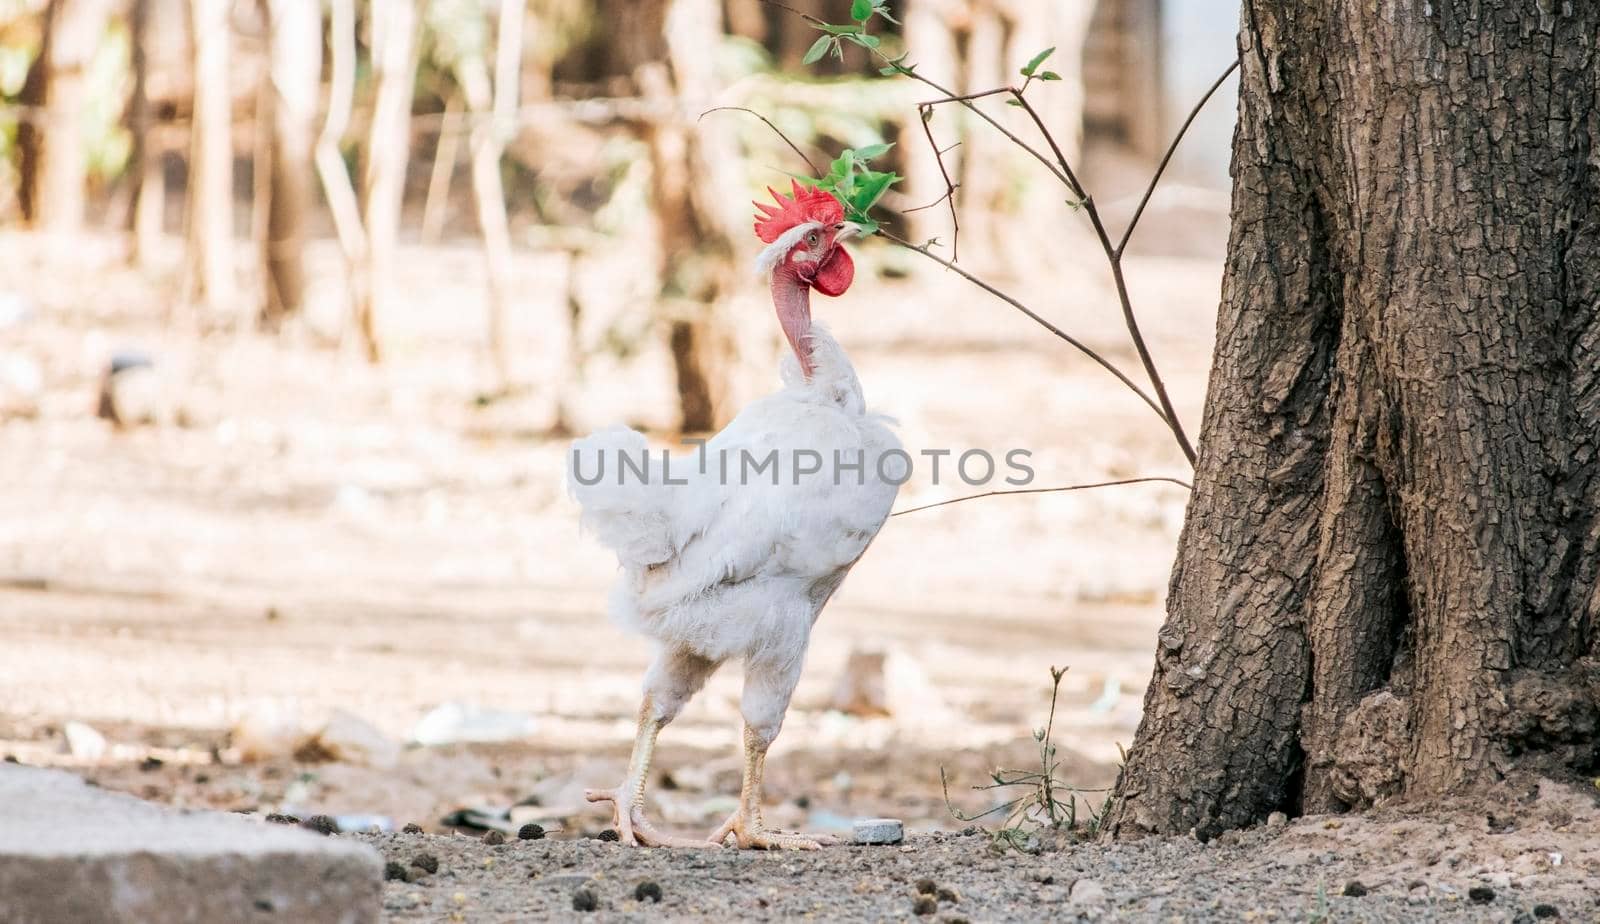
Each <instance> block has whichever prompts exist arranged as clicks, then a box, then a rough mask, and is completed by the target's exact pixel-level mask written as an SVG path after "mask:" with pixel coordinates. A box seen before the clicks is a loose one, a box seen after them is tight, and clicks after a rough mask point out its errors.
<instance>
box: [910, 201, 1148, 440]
mask: <svg viewBox="0 0 1600 924" xmlns="http://www.w3.org/2000/svg"><path fill="white" fill-rule="evenodd" d="M878 234H880V235H881V236H883V237H884V238H886V239H888V240H891V241H894V242H895V243H896V244H899V245H900V246H901V247H904V248H906V249H907V250H912V251H915V252H917V253H920V254H922V255H923V256H925V257H927V258H928V259H930V260H932V261H933V262H935V263H937V264H939V265H940V266H942V267H944V268H945V269H947V270H950V271H951V272H953V273H956V274H957V275H959V276H960V277H961V278H963V279H965V280H966V281H968V282H970V283H972V284H973V285H975V286H977V287H978V288H980V289H982V290H983V291H985V292H988V293H989V294H990V295H993V296H994V297H995V298H998V299H1000V300H1001V301H1003V302H1005V303H1006V304H1008V305H1010V306H1011V307H1013V308H1015V309H1017V310H1018V311H1020V312H1022V313H1023V314H1025V315H1027V316H1028V317H1030V318H1032V319H1033V321H1034V323H1036V324H1038V325H1039V326H1040V327H1043V328H1044V329H1045V330H1047V331H1049V332H1050V333H1052V334H1055V335H1056V336H1057V337H1060V338H1061V339H1062V340H1065V341H1066V342H1067V343H1069V344H1071V345H1072V346H1073V347H1075V348H1077V350H1078V351H1079V352H1081V353H1082V354H1083V355H1085V356H1087V357H1089V358H1090V359H1092V360H1094V361H1095V362H1097V363H1099V364H1100V366H1101V367H1102V368H1104V369H1105V370H1106V371H1107V372H1110V373H1111V374H1112V375H1114V376H1116V377H1117V381H1119V382H1121V383H1122V384H1124V385H1126V386H1128V388H1129V390H1131V391H1132V392H1133V393H1134V394H1136V395H1138V396H1139V399H1140V400H1142V401H1143V402H1144V403H1145V404H1148V405H1149V406H1150V410H1152V411H1155V412H1156V415H1157V416H1159V417H1161V418H1162V419H1163V420H1165V419H1166V417H1165V415H1163V414H1162V413H1161V407H1160V406H1159V405H1157V404H1156V402H1155V401H1154V400H1153V399H1152V398H1151V397H1150V396H1149V395H1147V394H1145V393H1144V390H1143V389H1141V388H1140V387H1139V386H1138V385H1136V384H1134V381H1133V380H1132V379H1130V378H1128V376H1127V375H1126V374H1124V373H1123V371H1122V370H1121V369H1118V368H1117V367H1116V366H1114V365H1112V364H1111V361H1110V360H1108V359H1106V358H1105V357H1104V356H1101V355H1100V354H1099V353H1096V352H1095V351H1094V350H1093V349H1091V348H1090V347H1089V345H1088V344H1086V343H1084V342H1083V341H1081V340H1079V339H1078V338H1076V337H1074V336H1072V335H1071V334H1069V333H1067V332H1066V331H1064V330H1062V329H1061V328H1059V327H1057V326H1055V325H1054V324H1051V323H1050V322H1049V321H1047V320H1045V319H1044V318H1043V317H1040V316H1039V314H1038V313H1036V312H1035V311H1034V310H1033V309H1032V308H1029V307H1028V306H1027V305H1024V304H1023V303H1021V302H1019V301H1017V300H1016V299H1014V298H1012V297H1011V296H1009V295H1007V294H1006V293H1004V292H1002V291H1000V290H999V289H996V288H995V287H994V286H992V285H990V284H988V283H987V282H984V281H983V280H982V279H979V278H978V277H976V276H974V275H972V274H971V273H969V272H967V271H966V270H964V269H962V268H961V267H960V266H957V265H956V264H955V263H953V262H951V261H950V260H946V259H945V258H943V257H940V256H938V255H936V254H933V253H930V252H929V251H928V249H927V248H926V247H918V246H917V245H915V244H913V243H911V242H910V241H908V240H906V239H905V238H902V237H899V236H897V235H895V234H893V233H891V232H889V231H885V230H883V229H882V228H879V229H878Z"/></svg>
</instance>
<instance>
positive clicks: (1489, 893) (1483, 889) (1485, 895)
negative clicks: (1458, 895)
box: [1467, 885, 1494, 905]
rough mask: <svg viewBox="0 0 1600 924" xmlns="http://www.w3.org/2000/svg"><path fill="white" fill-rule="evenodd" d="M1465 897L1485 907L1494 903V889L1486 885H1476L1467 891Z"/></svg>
mask: <svg viewBox="0 0 1600 924" xmlns="http://www.w3.org/2000/svg"><path fill="white" fill-rule="evenodd" d="M1467 897H1468V898H1470V899H1472V901H1473V902H1474V903H1476V904H1479V905H1487V904H1489V903H1490V902H1492V901H1494V889H1491V888H1489V887H1488V886H1486V885H1477V886H1473V887H1472V888H1470V889H1468V890H1467Z"/></svg>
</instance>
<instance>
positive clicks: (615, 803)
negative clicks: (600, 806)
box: [583, 787, 721, 849]
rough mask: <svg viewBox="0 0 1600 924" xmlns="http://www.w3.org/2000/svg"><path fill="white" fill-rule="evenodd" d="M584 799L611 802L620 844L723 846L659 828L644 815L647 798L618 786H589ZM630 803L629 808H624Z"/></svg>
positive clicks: (643, 845)
mask: <svg viewBox="0 0 1600 924" xmlns="http://www.w3.org/2000/svg"><path fill="white" fill-rule="evenodd" d="M583 798H584V799H585V800H587V801H589V802H610V803H611V805H612V814H611V824H612V826H613V827H614V828H615V829H616V832H617V843H619V844H622V845H623V846H625V847H696V848H700V849H706V848H712V847H718V846H721V845H719V844H710V843H707V842H705V841H702V840H698V839H696V838H692V837H678V836H677V835H675V834H667V833H666V832H664V831H661V830H658V829H657V828H656V826H655V825H653V824H651V823H650V819H648V818H646V817H645V814H644V800H643V799H642V798H639V797H634V798H633V799H631V800H630V799H628V797H626V796H624V795H623V794H622V792H621V787H618V788H616V789H586V790H584V791H583ZM624 806H626V808H624Z"/></svg>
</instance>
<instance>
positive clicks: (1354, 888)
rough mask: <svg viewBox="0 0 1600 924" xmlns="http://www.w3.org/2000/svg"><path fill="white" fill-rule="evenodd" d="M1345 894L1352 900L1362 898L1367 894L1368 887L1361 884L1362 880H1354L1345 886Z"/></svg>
mask: <svg viewBox="0 0 1600 924" xmlns="http://www.w3.org/2000/svg"><path fill="white" fill-rule="evenodd" d="M1344 894H1345V895H1348V896H1349V897H1351V898H1360V897H1362V896H1363V895H1366V894H1367V887H1366V886H1364V885H1362V884H1361V880H1359V879H1352V880H1350V881H1349V882H1347V883H1345V884H1344Z"/></svg>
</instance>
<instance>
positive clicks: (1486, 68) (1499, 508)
mask: <svg viewBox="0 0 1600 924" xmlns="http://www.w3.org/2000/svg"><path fill="white" fill-rule="evenodd" d="M1542 10H1543V11H1542ZM1242 23H1243V25H1242V30H1241V36H1240V48H1241V53H1242V59H1243V65H1242V74H1241V79H1242V82H1241V90H1240V104H1239V115H1240V121H1239V127H1238V130H1237V133H1236V135H1235V141H1234V152H1233V157H1234V171H1233V172H1234V206H1233V216H1234V217H1233V231H1232V235H1231V239H1230V241H1229V245H1228V253H1229V256H1228V264H1227V272H1226V277H1225V280H1224V283H1223V295H1222V307H1221V310H1220V313H1219V316H1218V324H1217V343H1216V358H1215V366H1214V368H1213V371H1212V378H1211V384H1210V391H1209V394H1208V396H1207V402H1206V411H1205V419H1204V422H1203V426H1202V431H1201V448H1200V459H1199V466H1198V470H1197V472H1196V478H1195V491H1194V495H1193V498H1192V500H1191V502H1190V506H1189V511H1188V518H1187V522H1186V523H1185V526H1184V531H1183V536H1182V539H1181V540H1180V544H1179V550H1178V558H1177V562H1176V565H1175V567H1174V570H1173V576H1172V586H1171V592H1170V596H1169V599H1168V618H1167V623H1166V626H1165V627H1164V628H1163V629H1162V630H1161V633H1160V642H1159V646H1158V650H1157V655H1156V668H1155V675H1154V677H1153V678H1152V680H1151V684H1150V688H1149V691H1148V692H1147V694H1146V698H1145V716H1144V721H1143V723H1142V725H1141V726H1140V728H1139V731H1138V734H1137V736H1136V737H1135V740H1134V745H1133V748H1132V750H1131V752H1130V753H1129V756H1128V762H1127V766H1126V768H1125V769H1124V771H1123V774H1122V777H1121V779H1120V781H1119V783H1118V788H1117V792H1116V797H1115V802H1114V805H1113V808H1112V811H1111V814H1110V817H1109V830H1110V832H1111V833H1113V834H1114V835H1123V836H1127V835H1137V834H1141V833H1150V832H1158V833H1179V832H1186V831H1194V832H1195V833H1196V834H1197V835H1199V836H1201V837H1202V838H1204V837H1209V836H1212V835H1214V834H1216V833H1218V832H1220V831H1222V830H1225V829H1228V828H1232V827H1237V826H1241V825H1246V824H1250V823H1252V822H1255V821H1257V820H1260V819H1262V818H1264V817H1265V816H1266V815H1267V814H1268V813H1269V812H1272V811H1274V810H1280V809H1281V810H1286V811H1289V812H1298V811H1327V810H1338V809H1344V808H1359V807H1364V806H1366V805H1369V804H1372V803H1375V802H1378V801H1382V800H1387V799H1394V798H1416V797H1430V796H1434V795H1437V794H1440V793H1444V792H1447V791H1452V790H1457V789H1460V788H1463V787H1466V786H1470V785H1472V784H1475V783H1480V782H1486V781H1492V780H1495V779H1497V778H1499V777H1501V776H1503V775H1504V774H1505V773H1507V772H1509V771H1510V770H1512V769H1515V768H1529V769H1533V770H1539V771H1547V772H1563V771H1566V772H1570V771H1571V770H1574V769H1575V770H1579V771H1582V772H1585V773H1592V772H1593V771H1594V769H1595V767H1596V765H1597V763H1600V739H1597V735H1596V728H1597V726H1600V706H1597V703H1600V657H1597V656H1600V650H1597V642H1600V634H1597V631H1596V630H1597V629H1600V624H1597V618H1596V616H1597V613H1600V593H1597V586H1600V585H1597V574H1600V559H1597V558H1596V556H1595V551H1594V550H1595V549H1596V547H1597V545H1600V468H1597V464H1596V463H1597V461H1600V458H1597V450H1600V374H1597V370H1600V214H1597V213H1596V211H1595V209H1594V203H1595V202H1597V201H1600V56H1597V51H1596V44H1597V36H1600V6H1597V5H1595V4H1577V3H1570V4H1550V3H1540V4H1531V3H1519V2H1514V0H1432V2H1431V3H1427V4H1425V3H1404V4H1386V5H1381V6H1372V5H1370V4H1364V3H1356V2H1353V0H1339V2H1334V3H1327V2H1323V0H1247V2H1246V3H1245V9H1244V14H1243V18H1242Z"/></svg>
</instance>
